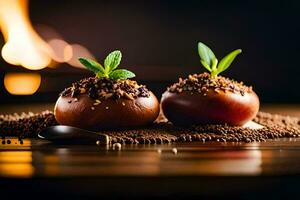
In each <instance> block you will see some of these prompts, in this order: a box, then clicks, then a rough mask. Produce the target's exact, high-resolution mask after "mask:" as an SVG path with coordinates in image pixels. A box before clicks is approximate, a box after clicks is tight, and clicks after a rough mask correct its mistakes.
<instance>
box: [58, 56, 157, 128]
mask: <svg viewBox="0 0 300 200" xmlns="http://www.w3.org/2000/svg"><path fill="white" fill-rule="evenodd" d="M120 60H121V52H120V51H114V52H112V53H110V54H109V55H108V56H107V58H106V59H105V61H104V67H102V66H101V65H100V64H99V63H97V62H96V61H93V60H89V59H84V58H81V59H80V62H81V63H82V64H83V65H84V66H86V67H87V68H88V69H90V70H91V71H93V72H94V73H95V74H96V77H90V78H86V79H83V80H80V81H78V82H76V83H73V85H72V86H71V87H69V88H66V89H65V90H64V91H63V92H62V93H61V95H60V97H59V98H58V100H57V102H56V105H55V109H54V113H55V118H56V120H57V122H58V123H59V124H62V125H69V126H74V127H78V128H83V129H88V130H95V131H99V130H105V129H109V130H111V129H123V128H132V127H139V126H145V125H149V124H151V123H153V121H154V120H155V119H156V118H157V116H158V113H159V103H158V100H157V98H156V97H155V95H154V94H153V93H152V92H151V91H149V90H148V89H147V88H146V87H145V86H143V85H139V84H138V83H137V82H136V81H133V80H129V79H128V78H133V77H134V76H135V75H134V73H132V72H130V71H128V70H125V69H116V68H117V67H118V65H119V63H120Z"/></svg>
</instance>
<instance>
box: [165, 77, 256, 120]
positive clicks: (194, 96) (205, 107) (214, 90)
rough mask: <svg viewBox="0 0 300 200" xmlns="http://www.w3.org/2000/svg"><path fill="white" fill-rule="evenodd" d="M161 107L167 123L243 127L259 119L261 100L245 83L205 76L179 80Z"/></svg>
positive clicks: (169, 90)
mask: <svg viewBox="0 0 300 200" xmlns="http://www.w3.org/2000/svg"><path fill="white" fill-rule="evenodd" d="M161 106H162V111H163V113H164V115H165V116H166V117H167V119H168V120H169V121H171V122H172V123H174V124H177V125H201V124H228V125H234V126H242V125H244V124H245V123H247V122H248V121H250V120H252V119H253V118H254V117H255V116H256V114H257V112H258V110H259V99H258V96H257V95H256V93H255V92H254V91H253V90H252V87H247V86H245V85H244V84H243V83H242V82H241V83H238V82H236V81H233V80H230V79H228V78H224V77H222V76H216V77H211V75H210V74H208V73H202V74H194V75H190V76H189V77H188V78H186V79H181V78H180V79H179V82H178V83H175V84H173V85H172V86H171V87H169V88H168V90H167V91H166V92H165V93H164V94H163V96H162V100H161Z"/></svg>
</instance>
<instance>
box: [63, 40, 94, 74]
mask: <svg viewBox="0 0 300 200" xmlns="http://www.w3.org/2000/svg"><path fill="white" fill-rule="evenodd" d="M70 47H71V48H72V55H73V56H72V57H71V59H69V60H68V64H69V65H71V66H73V67H77V68H85V67H83V66H82V64H80V62H79V61H78V58H79V57H85V58H90V59H94V56H93V55H92V54H91V52H90V51H89V50H88V49H87V48H85V47H84V46H82V45H80V44H72V45H70Z"/></svg>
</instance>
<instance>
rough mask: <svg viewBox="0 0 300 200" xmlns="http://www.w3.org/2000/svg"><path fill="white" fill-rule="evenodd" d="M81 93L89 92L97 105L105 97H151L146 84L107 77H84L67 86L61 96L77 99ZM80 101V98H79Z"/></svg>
mask: <svg viewBox="0 0 300 200" xmlns="http://www.w3.org/2000/svg"><path fill="white" fill-rule="evenodd" d="M80 94H87V95H88V96H89V97H90V98H92V99H95V105H98V104H100V103H101V101H100V100H98V99H101V98H104V99H109V98H112V99H120V98H125V99H131V100H133V99H135V98H138V97H149V96H150V93H149V90H148V89H147V88H146V87H145V86H144V85H138V84H137V82H136V81H133V80H110V79H107V78H97V77H89V78H86V79H82V80H80V81H77V82H75V83H73V84H72V86H71V87H68V88H66V89H65V90H64V91H63V92H62V93H61V94H60V96H63V97H72V98H75V101H76V100H77V98H76V97H78V96H79V95H80ZM77 101H78V100H77Z"/></svg>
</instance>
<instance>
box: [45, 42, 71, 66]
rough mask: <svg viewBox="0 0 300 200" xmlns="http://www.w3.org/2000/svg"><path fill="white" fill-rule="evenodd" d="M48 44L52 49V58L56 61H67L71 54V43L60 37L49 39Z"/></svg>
mask: <svg viewBox="0 0 300 200" xmlns="http://www.w3.org/2000/svg"><path fill="white" fill-rule="evenodd" d="M48 44H49V45H50V47H51V48H52V49H53V51H54V54H53V60H55V61H56V62H67V61H69V60H70V59H71V58H72V56H73V50H72V47H71V45H69V44H68V43H67V42H66V41H64V40H61V39H56V38H55V39H51V40H49V41H48Z"/></svg>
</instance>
